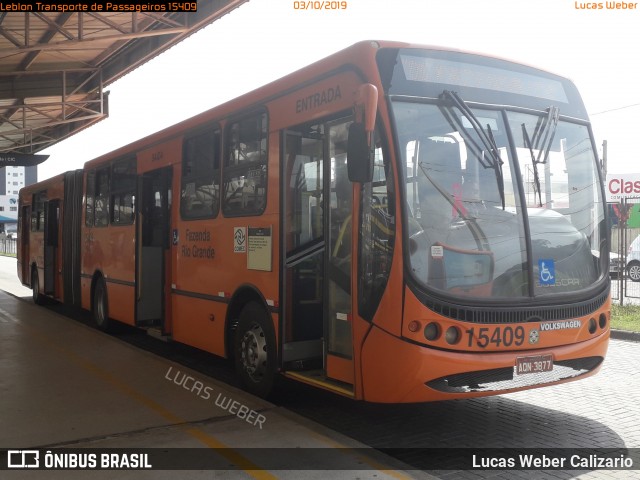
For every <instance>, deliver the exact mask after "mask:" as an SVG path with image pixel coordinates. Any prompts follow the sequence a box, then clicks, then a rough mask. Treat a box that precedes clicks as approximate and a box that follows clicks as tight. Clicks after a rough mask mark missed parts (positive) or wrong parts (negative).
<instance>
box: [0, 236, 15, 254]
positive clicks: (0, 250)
mask: <svg viewBox="0 0 640 480" xmlns="http://www.w3.org/2000/svg"><path fill="white" fill-rule="evenodd" d="M17 252H18V239H16V238H4V239H0V255H16V253H17Z"/></svg>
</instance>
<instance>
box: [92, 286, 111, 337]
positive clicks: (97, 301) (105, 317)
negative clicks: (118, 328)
mask: <svg viewBox="0 0 640 480" xmlns="http://www.w3.org/2000/svg"><path fill="white" fill-rule="evenodd" d="M92 305H93V321H94V322H95V324H96V327H98V328H99V329H100V330H102V331H103V332H106V331H108V330H109V327H110V326H111V325H110V322H109V302H108V301H107V285H106V283H105V282H104V278H102V277H100V278H99V279H98V281H97V282H96V286H95V288H94V289H93V304H92Z"/></svg>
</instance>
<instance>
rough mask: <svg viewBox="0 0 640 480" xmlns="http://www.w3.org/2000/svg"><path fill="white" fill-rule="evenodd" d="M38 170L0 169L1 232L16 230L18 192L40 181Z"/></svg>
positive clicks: (34, 167) (25, 168)
mask: <svg viewBox="0 0 640 480" xmlns="http://www.w3.org/2000/svg"><path fill="white" fill-rule="evenodd" d="M37 168H38V167H37V166H33V167H3V168H0V231H3V232H11V231H14V230H16V227H17V221H18V192H20V189H21V188H22V187H25V186H27V185H31V184H32V183H36V182H37V181H38V170H37Z"/></svg>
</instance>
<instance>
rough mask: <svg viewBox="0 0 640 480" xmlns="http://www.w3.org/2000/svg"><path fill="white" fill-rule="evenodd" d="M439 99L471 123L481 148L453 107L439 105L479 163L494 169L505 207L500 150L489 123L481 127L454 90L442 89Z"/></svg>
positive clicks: (503, 206)
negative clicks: (485, 128) (486, 158)
mask: <svg viewBox="0 0 640 480" xmlns="http://www.w3.org/2000/svg"><path fill="white" fill-rule="evenodd" d="M440 99H441V100H443V101H446V102H447V103H451V104H453V106H455V107H456V108H457V109H458V110H460V111H461V112H462V114H463V115H464V116H465V117H466V119H467V120H468V121H469V123H470V124H471V127H472V128H473V130H474V131H475V132H476V134H477V135H478V138H479V139H480V141H481V142H482V144H483V146H484V148H481V147H480V146H479V145H478V144H477V143H476V142H475V140H474V139H473V138H472V137H471V136H470V135H469V134H468V133H467V132H466V128H465V126H464V125H463V124H462V121H461V119H460V118H459V117H458V116H456V115H455V114H454V112H453V108H452V106H451V105H443V106H441V107H440V109H441V111H442V113H443V114H444V116H445V118H446V119H447V120H448V121H449V123H450V124H451V126H452V127H453V128H455V129H456V130H458V132H460V134H462V135H464V137H465V142H468V144H469V146H470V148H471V149H472V150H473V151H474V154H475V155H474V156H475V157H476V158H477V159H478V161H479V162H480V164H481V165H482V166H483V167H484V168H490V169H492V170H493V171H494V173H495V176H496V182H497V183H498V191H499V193H500V200H501V202H502V209H503V210H504V208H505V199H504V178H503V174H502V165H503V163H504V162H503V161H502V159H501V158H500V150H499V149H498V147H497V145H496V141H495V138H494V137H493V132H492V130H491V127H490V126H489V124H487V131H486V132H485V130H484V129H483V128H482V125H481V124H480V121H479V120H478V118H477V117H476V116H475V115H474V113H473V112H472V111H471V109H470V108H469V107H468V106H467V104H466V103H464V100H462V98H460V95H458V94H457V93H456V92H452V91H450V90H444V91H443V92H442V95H441V96H440ZM485 151H486V152H488V153H489V159H488V162H486V161H485V156H484V152H485Z"/></svg>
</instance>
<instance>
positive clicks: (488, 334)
mask: <svg viewBox="0 0 640 480" xmlns="http://www.w3.org/2000/svg"><path fill="white" fill-rule="evenodd" d="M491 330H492V329H490V328H488V327H481V328H477V329H476V328H470V329H468V330H465V333H466V334H467V339H468V344H467V345H468V346H469V347H473V346H476V347H479V348H487V347H488V346H490V345H491V346H495V347H501V346H502V347H511V346H513V345H515V346H516V347H519V346H520V345H522V344H523V343H524V339H525V332H524V327H521V326H518V327H515V328H513V327H497V328H494V329H493V331H491Z"/></svg>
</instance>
